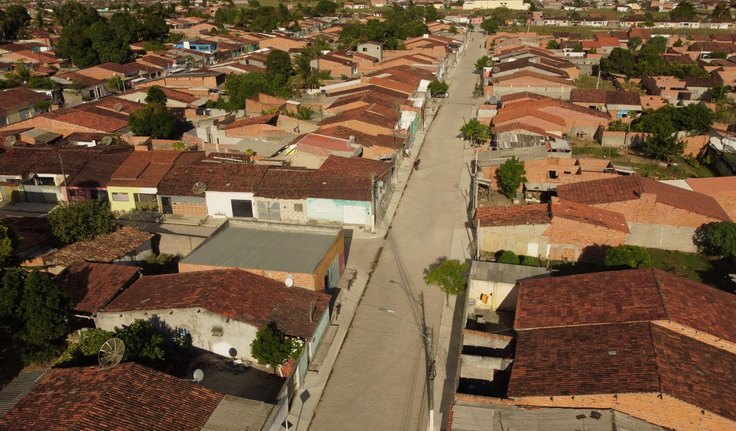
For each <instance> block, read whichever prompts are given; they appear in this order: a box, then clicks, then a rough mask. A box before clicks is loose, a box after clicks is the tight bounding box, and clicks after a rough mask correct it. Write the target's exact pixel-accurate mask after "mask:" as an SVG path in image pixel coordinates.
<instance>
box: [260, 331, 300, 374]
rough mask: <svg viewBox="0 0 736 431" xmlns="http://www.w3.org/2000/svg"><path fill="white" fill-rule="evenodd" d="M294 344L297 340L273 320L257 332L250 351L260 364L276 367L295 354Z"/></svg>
mask: <svg viewBox="0 0 736 431" xmlns="http://www.w3.org/2000/svg"><path fill="white" fill-rule="evenodd" d="M300 341H301V340H300ZM297 343H299V342H297ZM294 345H295V342H294V341H292V339H291V338H289V337H287V336H286V335H285V334H284V333H283V332H281V330H280V329H279V328H278V326H276V324H275V323H273V322H272V323H270V324H268V325H266V326H264V327H263V328H261V329H259V330H258V332H256V339H255V340H253V342H252V343H251V344H250V353H251V355H252V356H253V358H255V359H256V360H257V361H258V363H259V364H261V365H268V366H269V367H273V368H274V369H276V368H277V367H279V366H280V365H283V364H284V363H286V361H287V360H288V359H289V357H292V356H293V355H294V350H295V349H294ZM297 357H298V354H297Z"/></svg>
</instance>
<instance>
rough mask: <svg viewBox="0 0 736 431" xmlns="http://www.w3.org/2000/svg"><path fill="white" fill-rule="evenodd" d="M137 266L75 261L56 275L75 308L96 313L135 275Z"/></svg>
mask: <svg viewBox="0 0 736 431" xmlns="http://www.w3.org/2000/svg"><path fill="white" fill-rule="evenodd" d="M138 272H139V268H138V267H137V266H128V265H115V264H111V263H88V262H78V263H75V264H73V265H72V266H70V267H68V268H67V269H66V270H64V272H62V273H61V274H59V275H58V276H57V277H56V282H57V284H58V285H59V287H61V288H62V289H63V290H65V291H66V292H67V293H68V294H69V296H71V299H72V304H73V306H74V308H73V309H74V311H75V312H77V313H88V314H96V313H97V312H98V311H99V310H100V309H102V307H104V306H105V305H107V303H108V302H110V301H111V300H112V299H113V298H114V297H115V295H117V294H118V293H119V292H120V291H122V290H123V289H125V288H126V287H127V286H128V285H130V283H132V282H133V281H134V280H135V279H136V278H138Z"/></svg>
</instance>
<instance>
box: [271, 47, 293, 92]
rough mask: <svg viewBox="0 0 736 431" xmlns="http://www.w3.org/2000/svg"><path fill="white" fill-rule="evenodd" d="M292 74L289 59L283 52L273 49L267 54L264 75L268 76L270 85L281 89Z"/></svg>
mask: <svg viewBox="0 0 736 431" xmlns="http://www.w3.org/2000/svg"><path fill="white" fill-rule="evenodd" d="M292 72H293V67H292V65H291V58H290V57H289V54H287V53H286V52H284V51H281V50H278V49H274V50H272V51H271V52H269V53H268V56H267V57H266V73H267V74H268V76H269V78H270V80H271V82H272V85H273V86H276V87H282V86H284V85H285V84H286V81H288V80H289V77H290V76H291V74H292Z"/></svg>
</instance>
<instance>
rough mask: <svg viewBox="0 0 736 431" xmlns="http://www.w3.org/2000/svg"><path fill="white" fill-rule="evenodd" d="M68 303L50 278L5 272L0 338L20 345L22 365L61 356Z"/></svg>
mask: <svg viewBox="0 0 736 431" xmlns="http://www.w3.org/2000/svg"><path fill="white" fill-rule="evenodd" d="M70 312H71V303H70V300H69V297H68V296H67V294H66V292H64V291H63V290H61V289H60V288H59V287H58V286H57V285H56V284H55V283H54V281H53V279H52V278H51V276H50V275H48V274H46V273H42V272H38V271H33V272H26V271H23V270H21V269H7V270H5V271H3V273H2V280H1V281H0V335H1V336H2V337H3V338H7V339H15V340H18V341H20V342H22V344H23V359H24V362H26V363H28V362H43V361H46V360H48V359H51V358H53V357H54V356H55V355H57V354H58V353H59V352H60V350H61V349H60V346H61V343H60V340H61V339H62V338H63V337H64V336H65V335H66V332H67V329H68V327H67V318H68V316H69V313H70Z"/></svg>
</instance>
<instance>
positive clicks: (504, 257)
mask: <svg viewBox="0 0 736 431" xmlns="http://www.w3.org/2000/svg"><path fill="white" fill-rule="evenodd" d="M496 262H498V263H507V264H510V265H519V264H520V263H521V259H519V256H517V255H516V253H514V252H513V251H511V250H502V251H501V254H499V255H498V258H497V259H496Z"/></svg>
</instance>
